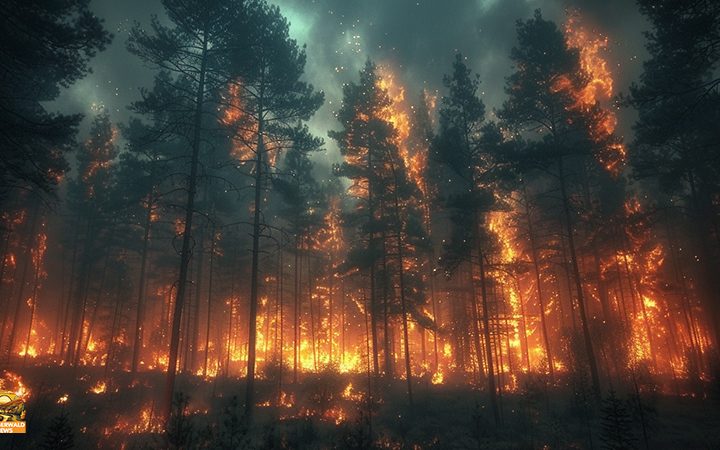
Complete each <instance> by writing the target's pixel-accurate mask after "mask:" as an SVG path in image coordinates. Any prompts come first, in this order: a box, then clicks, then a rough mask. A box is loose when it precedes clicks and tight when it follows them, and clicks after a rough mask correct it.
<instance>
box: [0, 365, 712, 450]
mask: <svg viewBox="0 0 720 450" xmlns="http://www.w3.org/2000/svg"><path fill="white" fill-rule="evenodd" d="M13 372H14V373H16V374H19V375H20V376H21V377H22V380H23V383H24V384H25V386H26V387H27V388H28V389H29V391H30V398H29V400H28V403H27V405H26V407H27V429H28V433H27V434H26V435H13V436H2V437H0V448H14V449H25V448H38V447H41V446H42V445H44V444H47V443H48V440H49V439H50V440H52V439H58V436H60V437H62V436H63V435H65V436H67V435H72V439H73V443H74V446H75V447H74V448H79V449H85V448H87V449H95V448H108V449H118V448H126V449H134V448H137V449H146V448H147V449H150V448H293V449H295V448H320V449H324V448H339V449H351V448H428V449H465V448H472V449H477V448H488V449H531V448H538V449H540V448H552V449H563V448H587V449H590V448H605V447H607V445H606V444H607V439H608V438H612V439H615V440H616V441H619V442H626V443H627V445H629V446H631V447H630V448H650V449H660V448H667V449H718V448H720V434H719V433H718V430H720V402H718V400H717V399H716V398H715V397H712V398H705V397H704V396H699V395H670V394H661V393H659V391H655V392H649V393H648V392H645V393H643V394H642V395H640V396H639V397H638V396H637V395H635V396H633V395H632V394H627V393H623V392H622V391H619V392H618V393H617V399H618V402H617V403H616V406H620V409H619V411H620V412H618V413H615V414H611V413H608V408H607V403H608V401H607V399H605V400H599V399H595V398H594V397H593V396H589V397H590V398H588V397H585V396H582V395H577V394H576V393H574V391H573V390H572V389H570V388H567V387H562V384H563V383H562V382H558V383H557V384H556V385H554V386H546V385H545V384H544V383H537V378H533V377H528V379H527V380H523V381H519V382H518V385H519V386H521V387H520V388H519V389H518V391H517V392H505V393H503V394H502V396H501V397H500V406H501V411H500V412H501V417H500V423H499V424H497V425H496V424H495V420H494V419H493V414H492V413H491V411H490V407H489V400H488V395H487V393H486V392H484V391H482V390H474V389H472V388H470V387H468V386H466V385H462V384H459V383H458V384H453V383H452V382H451V381H448V382H446V383H445V384H441V385H434V384H432V383H431V380H430V378H429V377H423V378H419V379H416V383H415V384H414V386H413V388H414V392H413V394H414V402H413V405H412V407H411V406H410V404H409V402H408V396H407V384H406V382H405V381H404V380H400V379H397V380H391V381H389V382H388V381H387V380H378V381H376V382H375V383H374V391H375V392H376V393H375V394H374V395H373V401H372V402H368V398H367V396H366V392H367V386H368V381H369V380H368V378H367V377H366V376H364V375H362V374H354V375H351V374H339V373H336V372H333V371H330V370H327V371H324V372H321V373H319V374H307V375H303V376H302V377H301V379H300V381H299V382H298V383H297V384H293V383H291V382H290V381H291V379H292V374H285V376H284V382H287V384H284V385H282V386H281V387H280V386H279V383H278V382H277V378H275V381H269V380H260V381H259V382H258V389H257V392H258V395H257V399H256V404H257V405H258V406H257V408H256V411H257V412H256V416H255V419H254V421H253V426H252V427H250V428H249V429H248V428H247V427H246V426H245V425H244V423H245V422H244V420H243V417H242V411H243V408H242V399H243V398H244V392H245V386H244V381H243V380H241V379H237V378H210V379H204V378H202V377H195V376H188V375H180V376H179V377H178V390H179V391H181V392H182V393H183V397H185V398H186V401H182V402H177V403H176V408H175V411H174V415H173V421H172V424H173V425H172V426H171V429H172V431H170V432H169V433H161V432H160V431H159V430H160V428H161V427H160V424H159V421H158V420H157V419H156V417H157V416H158V409H159V408H158V407H157V406H156V405H159V404H160V401H161V397H162V386H163V382H164V374H163V373H159V372H146V373H142V374H140V375H139V377H138V379H137V380H136V381H133V380H132V378H131V376H130V375H129V374H125V373H123V374H115V375H114V376H113V378H112V381H111V382H107V383H103V382H102V381H101V380H103V370H102V369H95V368H79V369H75V370H74V369H72V368H67V367H32V368H26V369H21V370H15V371H13ZM606 394H607V393H606ZM65 396H66V397H65ZM233 397H234V399H233ZM606 397H607V395H606ZM584 398H585V399H586V400H583V399H584ZM638 398H639V400H640V402H638ZM63 399H64V400H63ZM639 405H642V407H640V406H639ZM370 409H372V414H368V411H369V410H370ZM616 409H617V408H616ZM180 411H182V412H180ZM62 415H64V416H65V417H66V418H67V425H69V426H62V425H59V423H60V422H63V421H62V420H60V419H58V418H59V417H60V416H62ZM643 425H644V428H645V432H644V433H643ZM50 435H52V436H53V437H52V438H51V437H49V436H50ZM371 436H372V439H371ZM371 443H372V445H371Z"/></svg>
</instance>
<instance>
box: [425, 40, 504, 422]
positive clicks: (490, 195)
mask: <svg viewBox="0 0 720 450" xmlns="http://www.w3.org/2000/svg"><path fill="white" fill-rule="evenodd" d="M479 83H480V82H479V76H473V75H472V73H471V71H470V69H469V68H468V67H467V65H466V63H465V60H464V58H463V56H462V55H461V54H460V53H458V54H456V56H455V61H454V62H453V71H452V74H451V75H446V76H445V78H444V84H445V87H446V89H447V90H448V94H447V95H446V96H444V97H443V98H442V106H441V107H440V130H439V132H438V134H437V136H436V137H435V140H434V142H433V147H432V157H433V158H435V159H436V160H437V161H438V162H439V163H440V164H441V168H442V170H443V172H442V175H439V176H438V177H439V178H441V179H442V181H441V182H440V183H441V184H440V186H442V189H441V190H442V192H444V194H443V195H442V197H443V206H444V208H445V209H446V210H448V212H449V214H450V222H451V226H452V230H451V233H450V240H449V242H448V243H447V244H446V246H445V255H444V256H443V261H444V266H445V270H446V273H447V275H448V276H449V275H451V274H452V273H454V272H455V271H456V270H457V269H458V267H459V266H460V265H461V264H464V263H467V264H468V269H467V273H468V274H469V283H468V285H469V287H470V301H471V321H472V332H473V338H474V349H475V355H476V361H477V366H478V370H479V372H480V373H481V374H485V371H484V367H486V368H487V375H486V378H487V383H488V393H489V395H490V403H491V407H492V411H493V416H494V418H495V421H496V423H497V422H499V421H500V413H499V409H498V406H497V400H496V395H497V392H496V390H497V389H496V382H495V376H496V367H494V361H493V339H492V336H491V335H492V330H491V327H490V323H491V317H490V316H491V311H490V302H489V298H488V297H489V293H488V262H489V259H488V255H489V254H490V252H491V246H492V243H491V241H490V236H489V234H488V233H489V230H488V229H487V228H486V218H487V214H488V213H489V212H490V211H492V210H494V209H497V208H498V207H499V203H498V201H497V198H496V195H495V193H496V190H497V189H498V187H499V184H498V181H499V179H500V178H499V177H500V174H501V172H500V171H499V170H498V168H499V165H498V163H497V155H493V148H492V147H493V146H492V145H491V142H492V141H494V140H497V139H498V137H499V136H498V134H497V130H496V129H495V126H494V125H493V124H490V123H488V124H486V123H485V105H484V104H483V102H482V100H480V98H479V97H478V86H479ZM475 267H477V270H478V272H477V273H478V276H479V285H480V301H481V304H480V306H481V307H482V310H481V311H482V313H480V312H479V311H480V310H479V305H478V302H477V296H476V295H475V286H476V284H475V280H476V275H475V274H476V272H475ZM480 321H482V333H483V344H484V350H483V348H482V347H481V343H480V342H481V336H480V325H479V324H480ZM483 355H484V357H485V358H484V361H483Z"/></svg>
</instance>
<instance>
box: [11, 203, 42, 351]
mask: <svg viewBox="0 0 720 450" xmlns="http://www.w3.org/2000/svg"><path fill="white" fill-rule="evenodd" d="M39 216H40V201H39V200H36V203H35V205H34V206H33V210H32V216H31V217H30V228H29V230H28V234H27V236H26V237H25V259H24V261H23V268H22V272H21V275H20V283H19V284H18V292H17V298H16V299H15V310H14V313H13V321H12V323H11V324H10V326H11V327H12V328H11V329H10V336H9V337H8V349H7V352H8V354H7V362H10V360H11V359H12V357H13V348H14V347H15V339H16V337H17V334H18V330H19V329H20V311H21V310H22V304H23V294H24V293H25V284H26V283H27V277H28V271H29V269H30V264H31V263H32V247H33V242H34V241H35V240H36V234H37V224H38V218H39Z"/></svg>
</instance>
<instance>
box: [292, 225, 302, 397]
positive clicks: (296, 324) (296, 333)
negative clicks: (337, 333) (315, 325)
mask: <svg viewBox="0 0 720 450" xmlns="http://www.w3.org/2000/svg"><path fill="white" fill-rule="evenodd" d="M301 242H302V240H301V238H300V236H299V235H298V234H296V235H295V255H294V257H295V261H294V268H293V270H294V271H295V273H294V275H295V276H294V280H293V281H294V282H295V285H294V289H293V297H294V298H293V306H294V315H293V383H297V381H298V363H299V361H298V359H299V356H300V355H299V352H300V311H301V309H300V276H301V274H302V270H300V265H299V264H300V262H301V258H300V245H301V244H300V243H301Z"/></svg>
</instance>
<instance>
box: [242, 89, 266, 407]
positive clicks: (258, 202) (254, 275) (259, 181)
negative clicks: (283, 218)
mask: <svg viewBox="0 0 720 450" xmlns="http://www.w3.org/2000/svg"><path fill="white" fill-rule="evenodd" d="M263 96H264V93H263V88H262V87H261V88H260V94H259V98H260V105H259V106H258V111H259V114H258V132H257V133H258V138H257V159H256V164H255V202H254V205H255V211H254V214H253V235H252V238H253V247H252V272H251V275H250V315H249V317H248V320H249V325H248V364H247V382H246V385H245V415H246V418H247V419H248V421H250V420H252V414H253V410H254V408H255V354H256V350H257V349H256V348H255V346H256V343H257V310H258V284H259V279H258V278H259V262H260V261H259V257H260V210H261V207H262V191H263V164H264V163H263V153H264V152H265V141H264V133H265V128H264V127H265V123H264V117H263V114H264V113H263V105H262V99H263Z"/></svg>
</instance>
